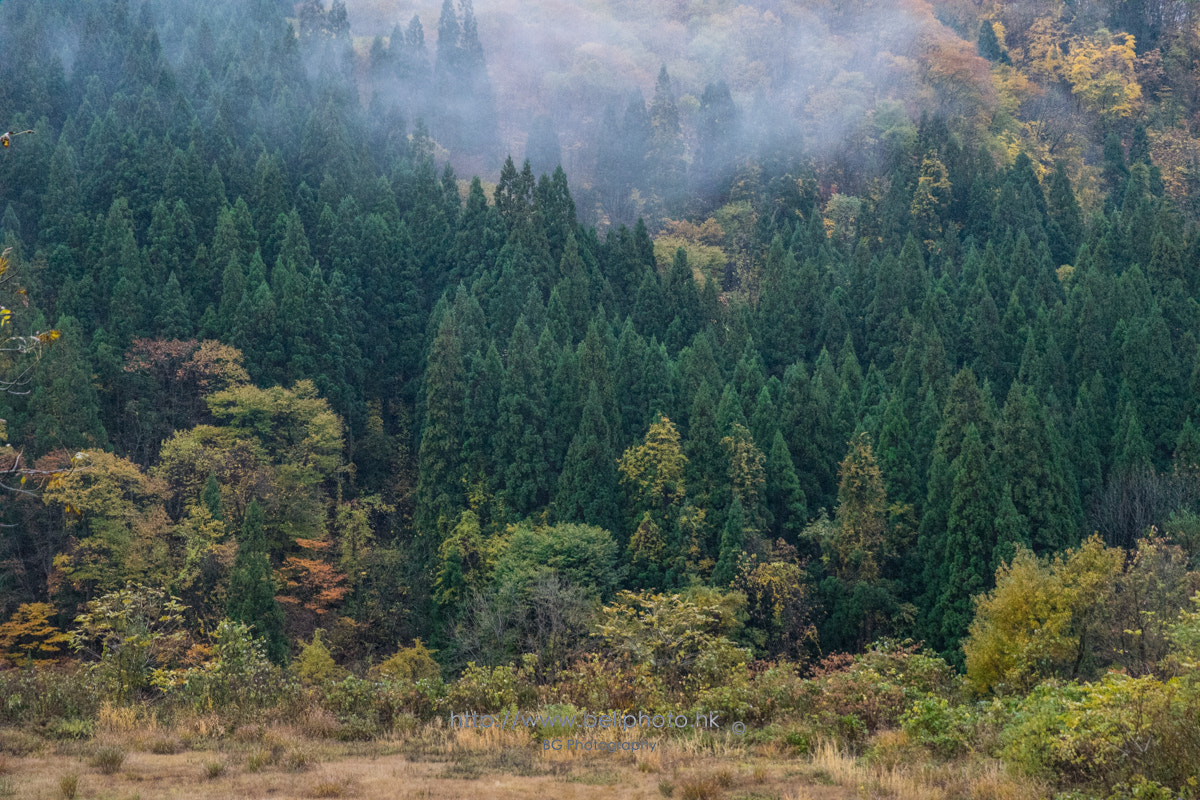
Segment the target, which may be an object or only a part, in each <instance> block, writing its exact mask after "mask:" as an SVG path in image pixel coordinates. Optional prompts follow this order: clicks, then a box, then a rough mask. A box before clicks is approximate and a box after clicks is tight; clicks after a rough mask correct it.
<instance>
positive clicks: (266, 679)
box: [151, 619, 284, 716]
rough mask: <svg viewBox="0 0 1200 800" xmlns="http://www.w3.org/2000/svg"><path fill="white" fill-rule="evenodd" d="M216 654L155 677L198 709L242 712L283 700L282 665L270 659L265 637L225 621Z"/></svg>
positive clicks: (216, 637)
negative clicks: (277, 664)
mask: <svg viewBox="0 0 1200 800" xmlns="http://www.w3.org/2000/svg"><path fill="white" fill-rule="evenodd" d="M212 649H213V657H212V659H211V660H209V661H208V662H207V663H205V664H203V665H202V666H199V667H192V668H189V669H186V670H174V671H167V670H158V671H156V672H155V673H154V675H153V677H152V678H151V680H152V682H153V683H154V685H155V686H157V687H158V688H160V689H162V690H163V691H164V692H166V693H168V694H178V695H180V696H181V697H183V698H185V699H186V700H187V701H188V702H190V703H191V705H192V707H193V708H194V709H196V710H197V711H204V710H211V709H214V708H216V709H222V710H225V711H227V712H228V711H233V712H234V713H235V716H241V714H240V713H239V712H242V711H249V710H251V709H257V708H261V707H263V706H266V705H269V704H271V703H273V702H276V701H278V700H279V699H280V696H281V689H282V688H283V687H284V684H283V681H282V680H281V675H280V671H279V668H278V667H276V666H275V665H274V664H272V663H271V662H270V660H269V659H268V658H267V654H266V648H265V646H264V645H263V643H262V640H260V639H255V638H254V635H253V632H252V631H251V629H250V628H249V627H248V626H247V625H245V624H244V623H241V622H232V621H230V620H227V619H226V620H222V621H221V623H220V624H219V625H218V626H217V630H216V631H215V633H214V634H213V648H212Z"/></svg>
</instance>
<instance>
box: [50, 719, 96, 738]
mask: <svg viewBox="0 0 1200 800" xmlns="http://www.w3.org/2000/svg"><path fill="white" fill-rule="evenodd" d="M95 731H96V724H95V723H94V722H92V721H91V720H90V719H56V720H54V722H51V723H50V727H48V728H47V729H46V734H47V735H48V736H49V737H50V738H52V739H89V738H91V736H92V734H93V733H95Z"/></svg>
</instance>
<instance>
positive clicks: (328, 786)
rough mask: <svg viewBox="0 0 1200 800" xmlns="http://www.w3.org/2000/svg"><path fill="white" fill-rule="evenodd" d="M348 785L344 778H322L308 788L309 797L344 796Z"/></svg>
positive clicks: (347, 790) (348, 789) (347, 791)
mask: <svg viewBox="0 0 1200 800" xmlns="http://www.w3.org/2000/svg"><path fill="white" fill-rule="evenodd" d="M349 791H350V786H349V784H348V783H347V782H346V781H345V780H336V779H334V778H322V779H321V780H319V781H317V782H316V783H314V784H313V786H312V788H311V789H309V790H308V796H309V797H345V796H346V794H347V793H349Z"/></svg>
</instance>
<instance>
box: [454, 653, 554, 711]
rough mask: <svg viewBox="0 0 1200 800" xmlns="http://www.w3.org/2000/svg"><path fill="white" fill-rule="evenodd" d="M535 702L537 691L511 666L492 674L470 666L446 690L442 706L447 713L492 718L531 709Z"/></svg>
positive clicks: (497, 669)
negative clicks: (510, 710) (467, 712)
mask: <svg viewBox="0 0 1200 800" xmlns="http://www.w3.org/2000/svg"><path fill="white" fill-rule="evenodd" d="M536 700H537V689H536V687H534V686H533V684H531V683H530V682H529V681H528V680H527V679H526V678H525V675H524V674H521V673H520V672H519V671H518V670H515V669H513V668H512V667H511V666H500V667H493V668H492V669H490V670H489V669H488V668H487V667H478V666H476V665H475V664H474V662H471V663H468V664H467V668H466V669H465V670H463V673H462V676H461V677H459V679H458V680H457V681H455V682H454V683H452V684H449V685H448V686H447V687H446V696H445V698H444V699H443V701H442V704H443V709H444V710H445V711H446V712H447V713H449V712H451V711H454V712H460V713H461V712H462V711H463V710H470V711H476V712H478V713H480V714H484V713H488V714H490V713H493V712H496V711H502V710H503V709H506V708H518V707H529V706H531V705H533V704H534V703H535V702H536Z"/></svg>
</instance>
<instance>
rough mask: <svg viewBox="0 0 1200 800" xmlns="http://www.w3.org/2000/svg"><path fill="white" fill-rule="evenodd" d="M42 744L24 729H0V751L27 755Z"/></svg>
mask: <svg viewBox="0 0 1200 800" xmlns="http://www.w3.org/2000/svg"><path fill="white" fill-rule="evenodd" d="M41 746H42V743H41V741H40V740H39V739H38V738H37V737H36V736H34V735H33V734H30V733H25V732H24V731H0V753H7V754H8V755H10V756H27V755H29V754H30V753H32V752H33V751H34V750H37V749H38V748H39V747H41Z"/></svg>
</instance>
